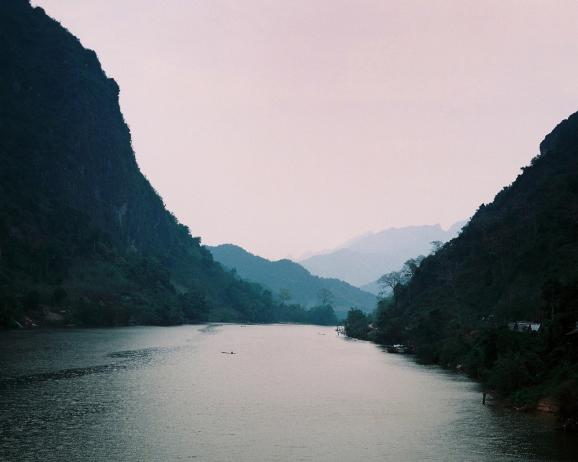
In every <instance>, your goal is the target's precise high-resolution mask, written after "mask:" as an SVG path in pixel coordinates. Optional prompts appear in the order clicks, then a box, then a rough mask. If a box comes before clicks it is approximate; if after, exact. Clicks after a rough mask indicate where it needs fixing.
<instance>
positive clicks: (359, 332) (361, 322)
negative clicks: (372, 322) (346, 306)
mask: <svg viewBox="0 0 578 462" xmlns="http://www.w3.org/2000/svg"><path fill="white" fill-rule="evenodd" d="M343 327H344V328H345V335H347V336H348V337H352V338H358V339H360V340H367V339H368V336H369V332H370V328H369V318H368V317H367V315H366V314H365V313H364V312H363V311H361V310H358V309H355V308H352V309H351V310H349V312H348V313H347V319H346V320H345V323H344V325H343Z"/></svg>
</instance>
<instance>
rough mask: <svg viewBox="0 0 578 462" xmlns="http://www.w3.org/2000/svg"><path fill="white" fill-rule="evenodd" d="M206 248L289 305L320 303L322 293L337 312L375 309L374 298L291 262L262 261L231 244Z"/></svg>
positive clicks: (305, 305)
mask: <svg viewBox="0 0 578 462" xmlns="http://www.w3.org/2000/svg"><path fill="white" fill-rule="evenodd" d="M209 249H210V251H211V252H212V254H213V257H214V258H215V260H217V261H218V262H220V263H222V264H223V265H224V266H226V267H227V268H231V269H233V268H234V269H235V270H236V271H237V272H238V274H239V275H240V276H241V277H242V278H245V279H248V280H250V281H255V282H258V283H259V284H262V285H263V286H264V287H266V288H268V289H270V290H271V291H273V293H274V294H275V295H277V296H279V295H280V294H281V293H282V292H284V293H285V294H286V295H289V296H290V297H291V301H292V302H295V303H299V304H300V305H302V306H304V307H306V308H309V307H312V306H315V305H319V304H321V302H322V300H321V298H323V292H324V291H329V292H330V293H331V295H332V298H333V300H332V304H333V305H334V307H335V310H336V311H338V312H342V313H343V312H346V311H347V310H349V308H351V307H353V306H355V307H358V308H360V309H362V310H364V311H373V309H375V305H376V302H377V299H376V297H375V296H374V295H372V294H369V293H367V292H363V291H362V290H360V289H358V288H357V287H353V286H351V285H349V284H347V283H346V282H343V281H339V280H337V279H327V278H320V277H317V276H313V275H311V273H309V271H307V270H306V269H305V268H303V267H302V266H301V265H299V264H297V263H294V262H292V261H291V260H279V261H270V260H266V259H265V258H261V257H258V256H256V255H253V254H251V253H249V252H247V251H246V250H244V249H242V248H241V247H237V246H235V245H232V244H225V245H220V246H217V247H209ZM325 293H327V292H325Z"/></svg>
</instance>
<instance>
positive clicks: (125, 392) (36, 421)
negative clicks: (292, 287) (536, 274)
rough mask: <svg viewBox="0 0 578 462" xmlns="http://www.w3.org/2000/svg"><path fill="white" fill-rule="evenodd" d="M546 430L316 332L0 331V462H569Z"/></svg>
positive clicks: (451, 378)
mask: <svg viewBox="0 0 578 462" xmlns="http://www.w3.org/2000/svg"><path fill="white" fill-rule="evenodd" d="M231 352H234V353H235V354H231ZM554 424H555V421H554V419H553V418H552V417H551V416H545V415H526V414H521V413H515V412H510V411H508V410H504V409H500V408H497V407H495V406H482V405H481V392H480V389H479V386H478V385H477V384H476V383H473V382H471V381H469V380H468V379H467V378H465V377H464V376H462V375H459V374H455V373H450V372H446V371H443V370H441V369H439V368H437V367H424V366H420V365H416V364H414V363H413V361H412V360H411V358H410V357H405V356H399V355H392V354H388V353H385V352H383V351H382V350H381V349H380V348H379V347H378V346H376V345H374V344H371V343H368V342H361V341H354V340H348V339H345V338H343V337H338V336H337V335H336V333H335V331H334V330H333V329H332V328H327V327H318V326H296V325H270V326H261V325H251V326H244V325H208V326H180V327H130V328H116V329H84V330H81V329H78V330H76V329H74V330H34V331H10V332H2V333H0V460H6V461H21V460H22V461H27V460H30V461H36V460H43V461H68V462H70V461H181V460H182V461H190V460H199V461H211V462H212V461H235V462H243V461H251V462H255V461H316V462H317V461H332V462H334V461H418V460H432V461H433V460H436V461H437V460H443V461H445V460H457V461H468V460H471V461H485V460H488V461H489V460H491V461H501V460H576V458H578V441H577V440H578V438H576V436H575V435H564V434H561V433H558V432H556V431H555V430H554Z"/></svg>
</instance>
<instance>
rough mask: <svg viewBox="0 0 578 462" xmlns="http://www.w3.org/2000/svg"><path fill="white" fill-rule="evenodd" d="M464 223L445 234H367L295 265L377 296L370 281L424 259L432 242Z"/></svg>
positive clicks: (417, 230) (420, 229)
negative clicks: (411, 259) (410, 261)
mask: <svg viewBox="0 0 578 462" xmlns="http://www.w3.org/2000/svg"><path fill="white" fill-rule="evenodd" d="M465 223H466V222H465V221H460V222H457V223H454V224H453V225H452V226H450V227H449V228H448V229H447V230H445V229H443V228H442V227H441V226H440V225H423V226H405V227H402V228H389V229H385V230H383V231H379V232H377V233H367V234H364V235H362V236H359V237H356V238H354V239H351V240H350V241H348V242H346V243H344V244H343V245H341V246H339V247H338V248H336V249H335V250H333V251H329V252H326V253H322V254H319V255H313V256H311V257H308V258H306V259H304V260H301V261H299V263H300V264H301V265H303V266H304V267H305V268H306V269H308V270H309V271H310V272H311V273H313V274H316V275H318V276H323V277H332V278H338V279H342V280H344V281H347V282H349V283H350V284H353V285H355V286H357V287H361V288H362V289H364V290H367V291H371V292H373V293H377V290H378V288H377V284H376V283H375V282H374V281H376V280H377V279H378V278H379V277H380V276H381V275H382V274H384V273H387V272H389V271H395V270H398V269H399V268H401V266H402V265H403V263H404V262H405V261H406V260H408V259H409V258H413V257H416V256H417V255H427V254H428V253H429V252H430V250H431V242H432V241H442V242H447V241H449V240H450V239H453V238H454V237H456V236H457V235H458V233H459V231H460V230H461V229H462V227H463V226H464V225H465Z"/></svg>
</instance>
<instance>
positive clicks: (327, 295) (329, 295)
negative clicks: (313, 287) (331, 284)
mask: <svg viewBox="0 0 578 462" xmlns="http://www.w3.org/2000/svg"><path fill="white" fill-rule="evenodd" d="M317 296H318V297H319V302H320V303H321V305H322V306H331V305H333V301H334V300H335V297H334V296H333V292H331V291H330V290H329V289H326V288H325V287H323V288H322V289H321V290H320V291H319V293H318V294H317Z"/></svg>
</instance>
